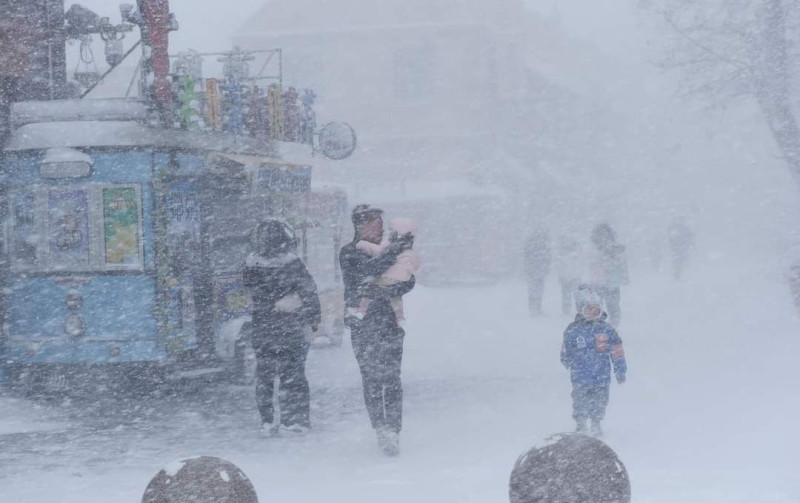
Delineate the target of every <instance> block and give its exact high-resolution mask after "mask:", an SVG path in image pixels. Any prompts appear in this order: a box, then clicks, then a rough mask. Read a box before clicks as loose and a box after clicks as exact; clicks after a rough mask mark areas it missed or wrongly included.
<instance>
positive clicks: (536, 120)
mask: <svg viewBox="0 0 800 503" xmlns="http://www.w3.org/2000/svg"><path fill="white" fill-rule="evenodd" d="M235 42H236V43H237V44H239V45H241V46H242V47H244V48H248V49H269V48H281V49H283V54H284V69H285V70H284V71H285V81H286V84H287V85H293V83H295V82H296V83H299V84H300V85H302V86H308V87H312V88H314V89H315V90H316V91H317V93H318V94H319V96H320V102H319V103H318V110H319V112H320V116H322V117H336V118H337V119H341V120H346V121H347V122H350V123H351V124H352V125H353V126H354V127H355V129H356V130H357V131H358V134H359V150H358V152H357V153H356V155H355V156H354V157H353V158H352V159H350V160H347V161H345V162H342V163H339V164H336V165H334V164H326V165H324V166H322V167H321V168H322V169H318V170H317V171H316V174H315V176H317V177H325V178H329V179H331V180H332V181H336V182H341V183H345V184H347V185H348V186H349V188H350V194H351V196H352V197H351V199H354V200H355V199H358V200H369V201H371V202H374V203H377V204H382V205H384V206H387V207H388V208H391V209H393V210H396V212H405V213H408V214H412V215H414V214H418V213H420V211H421V210H419V209H420V208H421V207H423V206H425V205H426V203H428V202H427V201H424V200H421V199H424V196H422V195H421V194H425V193H427V194H431V195H432V196H431V197H436V198H439V199H442V198H447V199H449V200H450V201H449V203H447V204H445V207H447V208H451V209H452V208H462V209H463V208H465V207H470V208H473V209H477V211H478V212H479V213H480V218H477V219H472V220H473V221H472V222H470V223H465V222H464V220H465V219H463V218H457V216H456V215H453V217H452V218H451V219H450V220H445V221H443V222H440V223H439V224H438V226H439V227H446V228H448V229H449V228H452V229H459V231H454V234H455V235H454V236H453V240H450V243H451V244H455V245H456V246H459V244H460V243H459V239H463V240H464V243H463V245H464V246H471V245H470V244H469V243H475V242H476V239H475V238H476V237H477V236H484V237H485V238H486V239H487V240H488V238H489V237H490V236H491V238H492V241H494V242H495V243H503V242H506V241H507V240H508V239H510V236H507V235H503V234H497V233H496V232H495V231H497V227H498V226H497V225H496V222H497V221H508V219H509V218H521V219H523V220H527V215H526V213H528V212H529V211H537V210H535V209H531V210H527V209H526V210H524V211H518V210H513V211H511V209H512V208H517V209H519V208H522V207H526V205H527V202H528V201H538V202H541V203H542V205H544V201H545V197H546V196H547V192H548V191H550V190H551V188H552V187H551V186H552V185H553V184H554V183H556V182H554V181H553V180H552V178H553V177H558V176H560V175H561V174H560V173H555V174H554V172H557V171H558V170H561V169H569V168H570V166H576V165H580V164H582V163H581V161H580V160H579V159H578V157H577V154H576V152H578V151H579V150H580V149H578V148H574V147H570V146H568V145H569V143H570V142H572V141H575V142H576V143H577V142H580V145H581V146H582V147H583V148H584V150H588V144H589V142H590V141H591V138H589V136H590V135H588V134H581V131H582V130H585V129H586V126H585V124H583V125H582V124H580V123H578V124H576V123H575V120H574V117H575V114H573V113H572V112H573V111H574V110H575V109H576V108H578V107H581V106H584V105H585V104H584V103H581V101H582V100H583V98H581V96H580V93H581V91H582V89H581V85H580V83H581V77H579V76H578V75H579V73H580V72H579V71H578V69H579V67H580V66H581V65H582V64H584V66H583V68H584V69H585V63H586V61H585V60H578V58H575V57H572V58H571V63H570V64H572V65H573V66H571V67H570V66H568V65H567V64H566V63H565V61H566V60H570V54H569V53H568V51H570V50H571V48H570V47H569V44H568V41H566V40H565V39H564V36H563V34H561V33H560V31H559V26H558V22H557V21H556V20H547V19H541V18H540V17H538V16H537V15H536V14H534V13H532V12H530V11H529V10H527V9H526V8H525V5H524V2H522V1H521V0H502V1H497V2H485V1H480V0H463V1H459V2H452V1H442V0H391V1H386V2H370V1H368V0H342V1H338V2H336V4H335V5H333V6H328V5H324V6H323V5H320V3H319V2H315V1H313V0H273V1H270V2H268V3H267V4H266V5H265V6H264V7H263V8H262V10H261V11H260V12H259V13H257V14H256V15H254V16H253V17H252V20H251V21H249V22H248V23H247V24H246V25H245V26H244V27H243V28H242V29H241V30H240V32H239V35H238V36H237V37H236V38H235ZM582 49H583V48H582ZM573 52H575V53H577V52H580V51H573ZM584 58H585V56H584ZM583 80H584V81H585V80H586V79H585V76H584V77H583ZM567 132H568V133H567ZM565 152H566V154H565ZM442 184H448V185H449V187H451V189H449V190H447V191H444V192H443V191H441V190H439V187H440V186H441V185H442ZM452 187H458V188H459V190H454V189H452ZM501 202H505V203H508V204H501ZM482 204H483V205H488V206H489V207H490V208H488V210H490V211H486V209H481V205H482ZM435 206H437V205H436V204H435V203H430V204H429V207H430V208H429V209H430V211H429V212H428V213H430V212H438V210H435V209H433V208H434V207H435ZM540 206H541V205H540ZM442 209H444V207H443V208H442ZM417 210H419V211H417ZM509 213H512V214H513V215H509ZM421 218H422V217H421ZM430 225H432V224H430ZM430 225H426V224H425V223H424V222H423V225H422V226H421V228H422V229H423V231H424V229H426V228H430ZM465 227H467V228H465ZM470 229H472V230H471V231H470ZM421 241H425V242H428V243H429V246H430V239H427V240H421ZM445 241H446V240H445ZM442 246H443V247H446V245H445V244H442ZM494 246H495V247H494V248H492V249H489V250H485V253H483V255H484V256H486V257H490V256H494V257H504V256H505V255H508V254H509V253H511V254H514V253H515V252H514V251H509V247H507V246H505V247H503V246H502V245H500V246H498V245H497V244H495V245H494ZM427 255H428V256H431V255H433V256H434V257H435V256H436V255H437V253H436V252H433V253H431V250H428V253H427ZM514 258H515V257H514ZM442 261H443V262H444V261H445V259H442ZM500 261H502V259H501V260H500ZM513 262H514V260H513V258H510V257H509V259H508V260H507V261H506V263H513ZM479 266H480V267H483V268H484V269H485V267H486V264H480V265H479Z"/></svg>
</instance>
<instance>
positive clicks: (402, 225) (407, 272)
mask: <svg viewBox="0 0 800 503" xmlns="http://www.w3.org/2000/svg"><path fill="white" fill-rule="evenodd" d="M416 233H417V228H416V226H415V225H414V222H413V221H412V220H411V219H410V218H393V219H391V220H389V240H388V241H384V242H382V243H381V244H375V243H371V242H369V241H367V240H364V239H362V240H360V241H358V242H357V243H356V249H358V250H360V251H362V252H364V253H366V254H367V255H369V256H370V257H378V256H380V255H383V254H384V253H386V251H387V250H388V249H389V247H390V246H391V245H392V244H393V243H397V242H398V241H402V242H404V244H405V249H404V250H403V251H402V252H400V254H399V255H397V259H395V262H394V265H392V266H391V267H389V269H387V270H386V271H385V272H384V273H383V274H381V275H379V276H377V277H369V278H367V280H365V282H367V283H372V284H374V285H377V286H391V285H395V284H398V283H404V282H406V281H408V280H409V279H411V277H412V276H414V273H416V272H417V271H418V270H419V266H420V260H419V256H418V255H417V253H416V252H415V251H414V250H413V249H412V246H413V244H414V237H415V236H416ZM371 302H372V300H371V299H369V298H367V297H362V298H361V301H360V302H359V305H358V307H356V308H354V309H353V310H352V312H351V314H352V315H353V316H355V317H357V318H358V319H364V315H366V314H367V309H368V308H369V305H370V303H371ZM390 302H391V305H392V310H393V311H394V314H395V318H396V319H397V324H398V325H401V326H402V324H403V321H404V320H405V314H404V312H403V298H402V297H392V298H391V299H390Z"/></svg>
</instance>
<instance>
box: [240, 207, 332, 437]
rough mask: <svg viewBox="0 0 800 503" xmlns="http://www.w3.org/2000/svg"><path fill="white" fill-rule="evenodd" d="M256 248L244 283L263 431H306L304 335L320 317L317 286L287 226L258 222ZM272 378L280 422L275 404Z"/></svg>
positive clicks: (272, 221)
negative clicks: (249, 304)
mask: <svg viewBox="0 0 800 503" xmlns="http://www.w3.org/2000/svg"><path fill="white" fill-rule="evenodd" d="M254 244H255V248H256V250H255V251H254V252H253V253H251V254H250V255H249V256H248V257H247V259H246V262H245V268H244V272H243V279H244V284H245V286H246V287H248V288H250V291H251V292H252V296H253V322H252V325H253V335H252V343H253V349H254V350H255V354H256V361H257V367H256V402H257V405H258V411H259V413H260V414H261V421H262V431H263V433H264V434H265V435H274V434H276V433H278V432H279V431H285V432H287V433H293V434H302V433H306V432H308V430H309V429H310V428H311V420H310V417H309V416H310V414H309V412H310V410H309V409H310V407H309V405H310V397H309V387H308V380H307V379H306V374H305V371H306V357H307V356H308V349H309V342H308V333H309V331H316V330H317V327H318V326H319V323H320V319H321V309H320V302H319V296H318V294H317V286H316V284H315V283H314V279H313V278H312V277H311V274H309V272H308V269H306V266H305V264H304V263H303V261H302V260H301V259H300V258H299V257H298V256H297V255H295V251H296V249H297V239H296V238H295V234H294V231H293V230H292V228H291V227H290V226H289V225H288V224H287V223H285V222H283V221H281V220H275V219H270V220H267V221H266V222H263V223H261V224H260V225H259V226H258V227H257V229H256V232H255V237H254ZM276 377H277V378H278V383H279V384H278V405H279V413H280V422H278V421H277V420H276V418H275V407H274V403H273V397H274V391H275V378H276Z"/></svg>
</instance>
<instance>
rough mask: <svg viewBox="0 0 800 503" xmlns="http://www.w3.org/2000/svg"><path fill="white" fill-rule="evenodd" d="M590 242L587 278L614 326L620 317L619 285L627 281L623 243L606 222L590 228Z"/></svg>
mask: <svg viewBox="0 0 800 503" xmlns="http://www.w3.org/2000/svg"><path fill="white" fill-rule="evenodd" d="M592 245H594V251H593V254H592V258H591V260H590V261H589V281H590V283H591V286H592V288H593V289H594V291H595V292H596V293H597V294H599V295H600V297H601V298H602V299H603V302H604V303H605V306H606V312H607V313H608V321H609V323H611V324H612V325H613V326H615V327H618V326H619V323H620V321H621V319H622V309H621V307H620V302H621V293H620V287H621V286H623V285H627V284H628V282H629V279H628V261H627V259H626V258H625V246H623V245H621V244H619V243H618V242H617V233H616V232H614V229H613V228H612V227H611V226H610V225H608V224H599V225H597V226H596V227H595V228H594V229H593V230H592Z"/></svg>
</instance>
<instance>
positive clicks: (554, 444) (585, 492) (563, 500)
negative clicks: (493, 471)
mask: <svg viewBox="0 0 800 503" xmlns="http://www.w3.org/2000/svg"><path fill="white" fill-rule="evenodd" d="M509 494H510V496H511V503H629V502H630V500H631V484H630V480H629V479H628V472H627V471H626V470H625V465H623V464H622V461H620V460H619V458H618V457H617V455H616V453H615V452H614V451H613V450H611V448H610V447H609V446H607V445H606V444H604V443H603V442H601V441H600V440H598V439H596V438H593V437H589V436H586V435H579V434H560V435H555V436H553V437H551V438H550V439H549V441H548V443H547V444H546V445H543V446H541V447H533V448H532V449H531V450H529V451H528V452H526V453H525V454H523V455H522V456H520V457H519V459H518V460H517V463H516V464H515V465H514V470H513V471H512V472H511V481H510V483H509Z"/></svg>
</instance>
